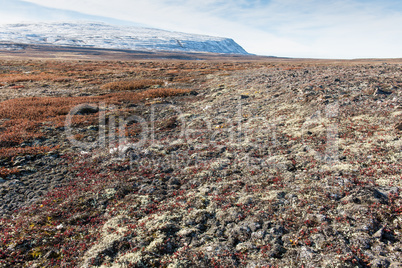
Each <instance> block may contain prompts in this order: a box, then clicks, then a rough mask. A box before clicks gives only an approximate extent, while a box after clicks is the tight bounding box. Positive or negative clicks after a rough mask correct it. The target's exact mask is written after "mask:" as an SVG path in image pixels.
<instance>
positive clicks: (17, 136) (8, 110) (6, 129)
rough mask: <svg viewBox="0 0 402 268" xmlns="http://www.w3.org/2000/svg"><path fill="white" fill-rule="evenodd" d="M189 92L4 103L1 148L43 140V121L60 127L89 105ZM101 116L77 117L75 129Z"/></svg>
mask: <svg viewBox="0 0 402 268" xmlns="http://www.w3.org/2000/svg"><path fill="white" fill-rule="evenodd" d="M189 92H190V90H188V89H176V88H157V89H148V90H145V91H140V92H131V91H128V92H127V91H122V92H116V93H110V94H106V95H102V96H85V97H69V98H65V97H41V98H38V97H33V98H20V99H11V100H7V101H4V102H1V103H0V118H3V119H8V120H7V121H5V122H4V123H3V124H2V125H1V127H2V130H0V148H1V147H3V148H4V147H14V146H17V145H19V144H21V143H22V142H24V141H30V140H32V139H34V138H39V137H41V134H39V133H40V132H39V128H40V126H42V123H43V122H50V123H51V124H53V125H54V126H56V127H61V126H64V124H65V119H66V115H67V114H68V113H69V112H70V111H71V110H72V109H73V108H74V107H76V106H78V105H80V104H86V103H95V104H96V103H105V104H116V105H118V104H121V103H123V102H139V101H143V100H146V99H152V98H166V97H169V96H176V95H183V94H187V93H189ZM97 116H98V113H97V112H96V113H92V114H81V115H80V114H77V115H74V117H73V121H72V123H73V125H74V126H82V125H89V124H94V123H96V122H97V120H99V119H98V117H97Z"/></svg>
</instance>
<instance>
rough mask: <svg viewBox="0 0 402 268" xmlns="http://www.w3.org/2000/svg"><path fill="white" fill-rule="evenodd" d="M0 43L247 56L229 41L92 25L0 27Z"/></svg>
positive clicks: (85, 23) (141, 29)
mask: <svg viewBox="0 0 402 268" xmlns="http://www.w3.org/2000/svg"><path fill="white" fill-rule="evenodd" d="M0 42H2V43H5V42H8V43H16V44H36V45H55V46H70V47H71V46H72V47H93V48H106V49H127V50H147V51H175V52H210V53H221V54H241V55H249V53H247V52H246V51H245V50H244V49H243V48H242V47H241V46H240V45H239V44H237V43H236V42H235V41H234V40H233V39H230V38H224V37H214V36H208V35H198V34H189V33H181V32H173V31H166V30H160V29H153V28H145V27H138V26H114V25H110V24H105V23H98V22H96V23H92V22H54V23H17V24H7V25H0Z"/></svg>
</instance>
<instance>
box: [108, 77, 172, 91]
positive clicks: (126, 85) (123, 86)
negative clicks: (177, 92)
mask: <svg viewBox="0 0 402 268" xmlns="http://www.w3.org/2000/svg"><path fill="white" fill-rule="evenodd" d="M163 83H164V82H163V81H162V80H153V79H142V80H131V81H117V82H111V83H107V84H105V85H103V86H102V87H101V89H108V90H113V91H124V90H136V89H143V88H148V87H150V86H154V85H162V84H163Z"/></svg>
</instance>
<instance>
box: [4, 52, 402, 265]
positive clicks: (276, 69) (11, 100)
mask: <svg viewBox="0 0 402 268" xmlns="http://www.w3.org/2000/svg"><path fill="white" fill-rule="evenodd" d="M0 63H1V65H0V92H1V93H2V94H1V95H0V98H1V100H2V102H1V103H0V116H1V117H0V165H1V166H0V168H1V169H0V177H1V179H0V213H1V217H2V218H1V219H0V223H1V224H0V230H1V232H0V238H1V239H0V267H10V266H13V267H61V266H63V267H233V266H240V267H401V266H402V263H401V261H400V260H401V259H402V244H401V243H402V242H401V232H402V218H401V213H402V200H401V187H402V180H401V179H402V177H401V171H400V170H401V166H402V164H401V156H402V151H401V149H402V141H401V131H402V117H401V115H402V105H401V102H402V98H401V94H402V91H401V88H402V80H401V75H402V64H401V62H398V61H392V62H389V63H383V62H377V61H366V62H348V61H343V62H330V61H291V60H286V61H283V62H281V61H279V60H272V61H268V60H267V61H259V62H234V61H228V62H225V61H219V62H213V61H203V62H196V61H194V62H185V61H153V62H151V61H135V62H126V61H121V62H116V61H110V62H97V61H96V62H92V61H80V62H78V61H39V60H35V61H32V60H30V61H2V62H0ZM121 81H130V83H131V84H130V85H132V86H131V88H130V86H128V87H127V83H126V84H124V87H123V84H122V83H120V82H121ZM133 81H134V82H133ZM116 82H117V84H116ZM111 83H112V84H111ZM113 83H114V84H113ZM112 85H114V86H112ZM82 104H86V105H82ZM40 107H42V108H41V109H39V108H40ZM68 118H71V119H72V120H71V123H69V120H68Z"/></svg>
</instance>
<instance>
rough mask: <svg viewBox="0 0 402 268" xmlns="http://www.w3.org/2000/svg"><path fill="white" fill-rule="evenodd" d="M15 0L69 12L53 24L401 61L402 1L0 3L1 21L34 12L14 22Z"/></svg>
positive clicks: (292, 53) (259, 50) (301, 54)
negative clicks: (74, 21) (121, 27)
mask: <svg viewBox="0 0 402 268" xmlns="http://www.w3.org/2000/svg"><path fill="white" fill-rule="evenodd" d="M10 1H13V3H17V2H18V3H20V4H21V5H25V6H26V5H27V4H28V2H29V3H30V5H31V6H30V8H32V6H35V7H36V8H37V9H40V8H47V9H46V10H47V11H48V12H47V14H50V13H52V12H49V11H52V10H53V11H56V10H57V11H58V12H59V13H57V14H68V16H67V15H65V16H64V15H60V16H59V17H57V16H56V18H53V19H54V20H58V19H59V20H63V19H66V18H69V16H70V17H74V16H76V17H77V18H80V19H82V18H85V17H87V18H89V19H92V20H103V21H105V22H108V23H115V24H119V23H120V24H130V23H136V24H137V25H138V24H140V25H146V26H149V27H155V28H160V29H165V30H172V31H180V32H188V33H196V34H206V35H213V36H222V37H229V38H232V39H234V40H235V41H236V42H237V43H238V44H240V45H241V46H242V47H243V48H244V49H246V50H247V51H248V52H249V53H253V54H258V55H267V56H280V57H298V58H331V59H334V58H339V59H341V58H342V59H351V58H402V27H401V25H402V1H400V0H398V1H397V0H348V1H346V0H324V1H323V0H251V1H247V0H232V1H225V0H146V1H139V0H113V1H110V0H68V1H67V0H26V1H20V0H0V17H2V18H3V19H0V22H1V23H5V22H10V23H14V22H15V20H16V17H17V18H18V19H21V20H24V19H25V17H26V20H28V19H29V18H30V17H31V15H32V14H31V13H29V12H30V11H29V10H30V9H29V8H26V9H25V11H24V12H22V11H21V16H13V18H14V19H13V21H12V20H11V17H10V16H8V17H5V16H4V14H3V15H2V9H3V13H5V12H6V11H7V10H6V9H7V8H6V7H7V5H6V3H11V2H10ZM33 4H35V5H33ZM38 5H39V6H38ZM18 10H22V9H18ZM37 12H39V11H37ZM63 12H64V13H63ZM66 12H67V13H66ZM54 14H56V13H54ZM54 16H55V15H54ZM54 16H53V17H54ZM41 18H43V16H41V15H39V16H37V17H35V18H34V20H40V19H41Z"/></svg>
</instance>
